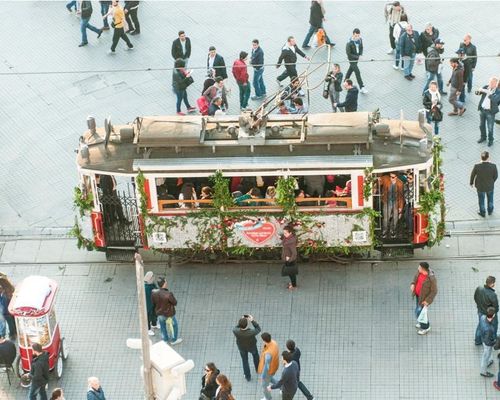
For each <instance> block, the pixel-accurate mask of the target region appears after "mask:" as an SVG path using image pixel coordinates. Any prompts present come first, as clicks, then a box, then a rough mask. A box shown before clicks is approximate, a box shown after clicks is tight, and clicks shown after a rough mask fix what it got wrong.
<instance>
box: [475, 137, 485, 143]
mask: <svg viewBox="0 0 500 400" xmlns="http://www.w3.org/2000/svg"><path fill="white" fill-rule="evenodd" d="M477 142H478V143H483V142H486V139H483V138H479V140H478V141H477Z"/></svg>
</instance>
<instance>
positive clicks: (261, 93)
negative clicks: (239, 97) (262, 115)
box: [250, 39, 267, 100]
mask: <svg viewBox="0 0 500 400" xmlns="http://www.w3.org/2000/svg"><path fill="white" fill-rule="evenodd" d="M250 64H252V67H253V87H254V89H255V96H252V100H259V99H261V98H263V97H266V95H267V94H266V86H265V85H264V77H263V75H264V51H263V50H262V48H261V47H260V45H259V40H258V39H254V40H252V55H251V58H250Z"/></svg>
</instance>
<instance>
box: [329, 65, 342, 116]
mask: <svg viewBox="0 0 500 400" xmlns="http://www.w3.org/2000/svg"><path fill="white" fill-rule="evenodd" d="M343 77H344V74H343V73H342V72H340V65H339V64H333V71H330V72H329V73H328V75H327V76H326V78H325V82H327V83H328V94H329V96H330V101H331V103H332V108H333V112H337V107H335V106H334V104H335V103H338V102H339V100H340V92H342V78H343ZM340 111H344V110H342V109H341V110H340Z"/></svg>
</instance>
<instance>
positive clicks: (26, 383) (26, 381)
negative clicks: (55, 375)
mask: <svg viewBox="0 0 500 400" xmlns="http://www.w3.org/2000/svg"><path fill="white" fill-rule="evenodd" d="M14 365H15V369H16V375H17V377H18V378H19V379H20V385H21V386H22V387H24V388H27V387H30V385H31V379H30V378H29V375H26V374H25V372H24V369H23V367H22V364H21V356H17V357H16V360H15V361H14Z"/></svg>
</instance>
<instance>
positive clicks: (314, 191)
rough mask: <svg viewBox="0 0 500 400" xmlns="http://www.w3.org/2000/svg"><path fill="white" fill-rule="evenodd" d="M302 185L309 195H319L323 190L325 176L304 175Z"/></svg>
mask: <svg viewBox="0 0 500 400" xmlns="http://www.w3.org/2000/svg"><path fill="white" fill-rule="evenodd" d="M304 186H305V190H306V193H307V194H308V195H309V196H311V197H321V196H323V193H324V192H325V177H324V175H306V176H304Z"/></svg>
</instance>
